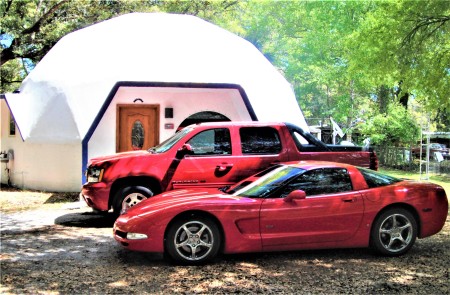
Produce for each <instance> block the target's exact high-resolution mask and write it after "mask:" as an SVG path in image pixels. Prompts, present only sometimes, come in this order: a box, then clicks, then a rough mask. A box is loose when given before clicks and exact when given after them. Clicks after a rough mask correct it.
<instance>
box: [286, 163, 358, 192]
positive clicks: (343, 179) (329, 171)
mask: <svg viewBox="0 0 450 295" xmlns="http://www.w3.org/2000/svg"><path fill="white" fill-rule="evenodd" d="M294 190H303V191H305V193H306V196H313V195H323V194H333V193H340V192H348V191H351V190H353V186H352V182H351V179H350V175H348V172H347V170H346V169H342V168H321V169H314V170H310V171H307V172H305V173H303V174H302V175H300V176H298V177H297V178H296V179H294V180H293V181H292V182H290V183H289V184H288V185H287V186H286V187H285V189H284V190H283V193H282V195H281V197H284V196H286V195H287V194H289V193H290V192H292V191H294Z"/></svg>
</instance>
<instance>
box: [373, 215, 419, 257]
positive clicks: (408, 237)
mask: <svg viewBox="0 0 450 295" xmlns="http://www.w3.org/2000/svg"><path fill="white" fill-rule="evenodd" d="M370 238H371V246H372V248H373V249H374V250H375V251H376V252H378V253H379V254H382V255H385V256H400V255H403V254H405V253H406V252H408V251H409V249H411V247H412V246H413V245H414V242H415V241H416V238H417V221H416V218H415V217H414V215H413V214H411V212H410V211H408V210H406V209H403V208H391V209H388V210H386V211H385V212H383V213H382V214H380V215H379V216H378V217H377V218H376V220H375V222H374V224H373V227H372V231H371V235H370Z"/></svg>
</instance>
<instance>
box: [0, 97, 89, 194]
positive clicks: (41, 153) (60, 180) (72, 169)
mask: <svg viewBox="0 0 450 295" xmlns="http://www.w3.org/2000/svg"><path fill="white" fill-rule="evenodd" d="M0 109H1V119H0V121H1V141H0V150H1V151H8V150H13V151H14V159H13V160H10V161H9V162H2V163H1V167H0V169H1V183H4V184H6V183H8V173H7V171H6V170H5V169H6V168H9V169H10V172H9V177H10V179H11V184H12V185H13V186H15V187H18V188H23V189H34V190H42V191H59V192H65V191H67V192H76V191H79V190H80V188H81V173H82V171H81V144H36V143H28V142H24V141H22V138H21V136H20V133H19V130H18V129H16V135H15V136H9V109H8V106H7V105H6V103H5V101H4V100H3V99H1V100H0Z"/></svg>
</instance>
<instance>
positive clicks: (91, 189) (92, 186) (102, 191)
mask: <svg viewBox="0 0 450 295" xmlns="http://www.w3.org/2000/svg"><path fill="white" fill-rule="evenodd" d="M80 196H81V197H82V198H83V200H84V201H85V202H86V204H87V205H88V206H89V207H91V208H93V209H95V210H99V211H108V210H109V186H108V185H106V184H105V183H103V182H98V183H86V184H84V185H83V187H82V189H81V193H80Z"/></svg>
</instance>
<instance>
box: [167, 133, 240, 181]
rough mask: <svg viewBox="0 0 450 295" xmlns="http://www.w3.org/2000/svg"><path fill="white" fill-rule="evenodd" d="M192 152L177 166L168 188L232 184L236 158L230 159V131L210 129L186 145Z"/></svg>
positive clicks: (231, 156)
mask: <svg viewBox="0 0 450 295" xmlns="http://www.w3.org/2000/svg"><path fill="white" fill-rule="evenodd" d="M186 144H188V145H189V146H190V148H191V149H192V151H191V152H190V153H189V154H187V155H186V156H184V158H183V159H181V160H180V161H179V163H177V167H176V170H175V172H174V175H173V177H172V180H171V185H172V188H173V189H175V188H192V187H222V186H226V185H230V184H234V183H236V182H237V181H238V179H236V175H235V173H236V171H237V162H238V160H239V159H238V157H236V156H233V150H232V142H231V135H230V130H229V129H228V128H212V129H207V130H204V131H201V132H199V133H198V134H196V135H195V136H194V137H192V138H191V139H190V140H189V141H187V142H186Z"/></svg>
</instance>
